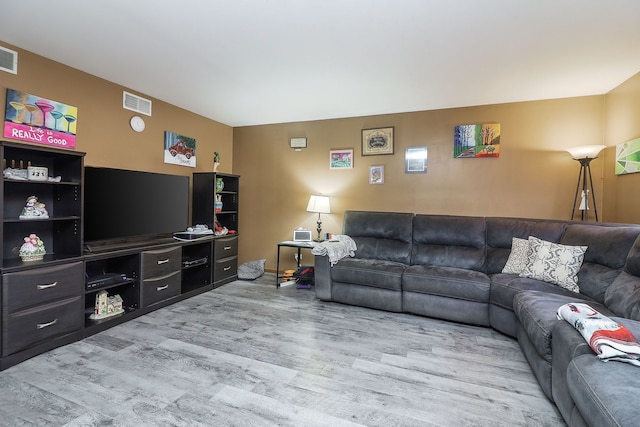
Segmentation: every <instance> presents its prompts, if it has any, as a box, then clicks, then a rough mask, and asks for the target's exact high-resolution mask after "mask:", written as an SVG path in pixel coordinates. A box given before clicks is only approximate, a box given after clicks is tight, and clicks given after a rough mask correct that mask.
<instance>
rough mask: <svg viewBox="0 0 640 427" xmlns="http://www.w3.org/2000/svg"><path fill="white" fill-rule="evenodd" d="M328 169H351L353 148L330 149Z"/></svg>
mask: <svg viewBox="0 0 640 427" xmlns="http://www.w3.org/2000/svg"><path fill="white" fill-rule="evenodd" d="M329 169H353V148H349V149H346V150H330V151H329Z"/></svg>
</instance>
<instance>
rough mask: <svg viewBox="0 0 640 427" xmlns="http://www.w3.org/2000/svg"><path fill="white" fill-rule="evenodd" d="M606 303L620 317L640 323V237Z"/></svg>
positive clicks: (609, 289)
mask: <svg viewBox="0 0 640 427" xmlns="http://www.w3.org/2000/svg"><path fill="white" fill-rule="evenodd" d="M604 302H605V304H606V305H607V307H608V308H609V309H610V310H611V311H613V312H614V313H615V314H617V315H618V316H621V317H626V318H628V319H634V320H638V321H640V237H638V238H637V239H636V241H635V242H634V244H633V246H632V247H631V250H630V251H629V255H628V256H627V262H626V263H625V266H624V270H623V272H622V273H620V275H619V276H618V277H616V279H615V280H614V281H613V283H612V284H611V286H609V288H608V289H607V291H606V293H605V296H604Z"/></svg>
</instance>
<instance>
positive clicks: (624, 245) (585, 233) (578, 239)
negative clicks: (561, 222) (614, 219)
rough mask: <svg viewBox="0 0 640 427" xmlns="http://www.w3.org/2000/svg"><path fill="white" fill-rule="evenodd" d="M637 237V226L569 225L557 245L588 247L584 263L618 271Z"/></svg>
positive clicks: (638, 231) (638, 228)
mask: <svg viewBox="0 0 640 427" xmlns="http://www.w3.org/2000/svg"><path fill="white" fill-rule="evenodd" d="M639 235H640V227H638V226H616V225H615V224H614V225H607V224H597V225H595V224H569V225H568V226H567V229H566V231H565V232H564V235H563V236H562V238H561V239H560V242H559V243H561V244H563V245H580V246H588V249H587V252H586V253H585V254H584V262H585V263H594V264H600V265H603V266H606V267H609V268H616V269H620V268H622V267H623V266H624V263H625V261H626V259H627V254H628V253H629V251H630V250H631V247H632V246H633V243H634V242H635V240H636V239H637V238H638V236H639Z"/></svg>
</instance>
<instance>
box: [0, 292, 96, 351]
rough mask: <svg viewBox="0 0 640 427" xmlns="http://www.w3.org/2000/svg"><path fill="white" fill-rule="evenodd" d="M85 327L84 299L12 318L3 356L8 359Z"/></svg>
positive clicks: (6, 329) (5, 330) (4, 333)
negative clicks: (18, 352)
mask: <svg viewBox="0 0 640 427" xmlns="http://www.w3.org/2000/svg"><path fill="white" fill-rule="evenodd" d="M83 324H84V319H83V307H82V296H80V295H77V296H74V297H69V298H65V299H61V300H57V301H55V302H53V303H50V304H44V305H41V306H39V307H35V308H30V309H26V310H22V311H17V312H15V313H12V314H9V315H8V316H5V319H4V325H3V331H2V355H3V356H8V355H10V354H13V353H15V352H17V351H20V350H24V349H26V348H28V347H30V346H32V345H34V344H37V343H39V342H40V341H44V340H47V339H51V338H54V337H56V336H60V335H64V334H68V333H71V332H74V331H78V330H80V329H81V328H82V326H83Z"/></svg>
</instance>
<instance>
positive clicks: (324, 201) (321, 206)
mask: <svg viewBox="0 0 640 427" xmlns="http://www.w3.org/2000/svg"><path fill="white" fill-rule="evenodd" d="M307 212H314V213H317V214H318V221H316V223H317V224H318V228H317V231H318V238H317V239H316V242H321V241H322V238H321V237H320V233H322V219H320V214H323V213H325V214H328V213H331V207H330V206H329V197H327V196H311V197H309V204H308V205H307Z"/></svg>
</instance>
